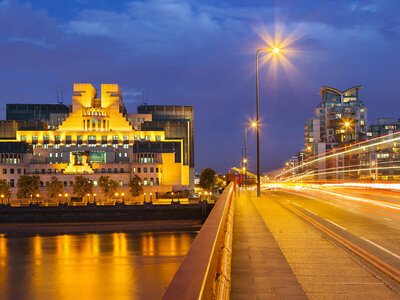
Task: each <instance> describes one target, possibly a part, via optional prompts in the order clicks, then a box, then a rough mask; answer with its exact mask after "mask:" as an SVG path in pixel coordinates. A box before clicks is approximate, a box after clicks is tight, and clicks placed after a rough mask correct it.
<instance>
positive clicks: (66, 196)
mask: <svg viewBox="0 0 400 300" xmlns="http://www.w3.org/2000/svg"><path fill="white" fill-rule="evenodd" d="M64 196H65V203H67V204H68V194H67V193H65V195H64Z"/></svg>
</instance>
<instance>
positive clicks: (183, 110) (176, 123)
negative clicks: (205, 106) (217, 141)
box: [138, 104, 194, 187]
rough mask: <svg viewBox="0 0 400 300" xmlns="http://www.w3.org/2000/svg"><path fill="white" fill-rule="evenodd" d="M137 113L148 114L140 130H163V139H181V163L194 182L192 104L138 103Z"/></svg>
mask: <svg viewBox="0 0 400 300" xmlns="http://www.w3.org/2000/svg"><path fill="white" fill-rule="evenodd" d="M138 113H139V114H144V115H145V114H150V115H151V120H145V121H144V123H143V124H142V125H141V126H142V130H164V131H165V139H166V140H168V139H183V164H184V165H185V166H189V172H190V175H189V181H190V185H191V187H192V185H193V182H194V110H193V106H177V105H147V104H145V105H140V106H139V107H138Z"/></svg>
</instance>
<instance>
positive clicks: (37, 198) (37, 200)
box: [36, 194, 40, 205]
mask: <svg viewBox="0 0 400 300" xmlns="http://www.w3.org/2000/svg"><path fill="white" fill-rule="evenodd" d="M39 196H40V195H39V194H36V203H37V204H38V205H39Z"/></svg>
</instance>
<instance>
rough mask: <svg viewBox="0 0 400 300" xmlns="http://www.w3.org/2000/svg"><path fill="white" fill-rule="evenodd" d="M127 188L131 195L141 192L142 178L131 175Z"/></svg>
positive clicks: (134, 195)
mask: <svg viewBox="0 0 400 300" xmlns="http://www.w3.org/2000/svg"><path fill="white" fill-rule="evenodd" d="M129 188H130V189H129V192H130V193H131V195H132V197H137V196H139V195H140V194H141V193H142V192H143V187H142V180H141V179H140V177H139V176H137V175H135V176H133V177H132V179H131V180H130V181H129Z"/></svg>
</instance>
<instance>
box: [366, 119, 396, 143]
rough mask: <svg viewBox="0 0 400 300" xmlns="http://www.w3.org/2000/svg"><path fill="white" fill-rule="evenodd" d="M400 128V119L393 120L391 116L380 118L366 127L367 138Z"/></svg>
mask: <svg viewBox="0 0 400 300" xmlns="http://www.w3.org/2000/svg"><path fill="white" fill-rule="evenodd" d="M399 130H400V121H399V120H398V121H394V119H392V118H380V119H378V120H377V121H376V123H375V124H371V125H370V126H369V127H368V132H367V136H368V138H374V137H377V136H381V135H386V134H390V133H393V132H396V131H399Z"/></svg>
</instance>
